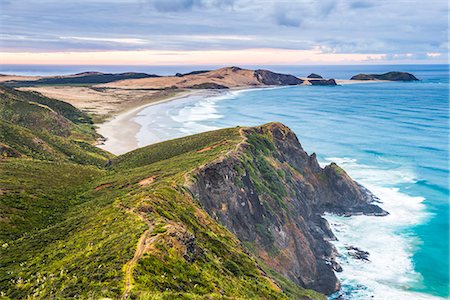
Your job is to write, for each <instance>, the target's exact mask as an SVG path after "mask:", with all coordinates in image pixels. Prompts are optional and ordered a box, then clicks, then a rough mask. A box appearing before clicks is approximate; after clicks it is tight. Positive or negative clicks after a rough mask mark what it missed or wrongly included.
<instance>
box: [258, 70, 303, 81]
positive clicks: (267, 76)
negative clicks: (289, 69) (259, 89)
mask: <svg viewBox="0 0 450 300" xmlns="http://www.w3.org/2000/svg"><path fill="white" fill-rule="evenodd" d="M255 77H256V78H257V80H258V81H259V82H260V83H261V84H264V85H298V84H302V83H303V80H301V79H299V78H297V77H295V76H293V75H289V74H280V73H275V72H272V71H269V70H256V71H255Z"/></svg>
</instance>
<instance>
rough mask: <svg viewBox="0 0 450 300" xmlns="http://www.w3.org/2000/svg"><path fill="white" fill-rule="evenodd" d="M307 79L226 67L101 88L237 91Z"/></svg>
mask: <svg viewBox="0 0 450 300" xmlns="http://www.w3.org/2000/svg"><path fill="white" fill-rule="evenodd" d="M302 83H303V80H301V79H299V78H297V77H295V76H293V75H288V74H280V73H275V72H272V71H268V70H248V69H242V68H238V67H226V68H221V69H217V70H213V71H194V72H191V73H187V74H177V75H176V76H164V77H157V78H142V79H127V80H121V81H116V82H111V83H109V84H103V85H99V86H100V87H112V88H132V89H133V88H136V89H140V88H151V89H167V88H198V87H202V86H204V87H206V88H224V87H225V88H236V87H252V86H253V87H257V86H272V85H298V84H302Z"/></svg>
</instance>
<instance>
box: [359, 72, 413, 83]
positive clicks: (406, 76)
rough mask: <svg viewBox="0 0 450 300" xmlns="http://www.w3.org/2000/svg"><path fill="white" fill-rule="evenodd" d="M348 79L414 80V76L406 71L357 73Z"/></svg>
mask: <svg viewBox="0 0 450 300" xmlns="http://www.w3.org/2000/svg"><path fill="white" fill-rule="evenodd" d="M350 80H389V81H416V80H419V79H417V77H416V76H414V75H413V74H411V73H406V72H388V73H384V74H358V75H355V76H353V77H352V78H350Z"/></svg>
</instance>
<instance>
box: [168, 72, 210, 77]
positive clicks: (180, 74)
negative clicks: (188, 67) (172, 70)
mask: <svg viewBox="0 0 450 300" xmlns="http://www.w3.org/2000/svg"><path fill="white" fill-rule="evenodd" d="M208 72H209V70H198V71H192V72H189V73H184V74H182V73H177V74H175V76H176V77H184V76H187V75H197V74H203V73H208Z"/></svg>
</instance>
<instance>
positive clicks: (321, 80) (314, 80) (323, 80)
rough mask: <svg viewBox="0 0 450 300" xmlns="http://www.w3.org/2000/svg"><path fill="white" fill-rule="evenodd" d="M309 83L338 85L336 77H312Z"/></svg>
mask: <svg viewBox="0 0 450 300" xmlns="http://www.w3.org/2000/svg"><path fill="white" fill-rule="evenodd" d="M309 83H311V85H337V84H336V80H334V79H311V80H309Z"/></svg>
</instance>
